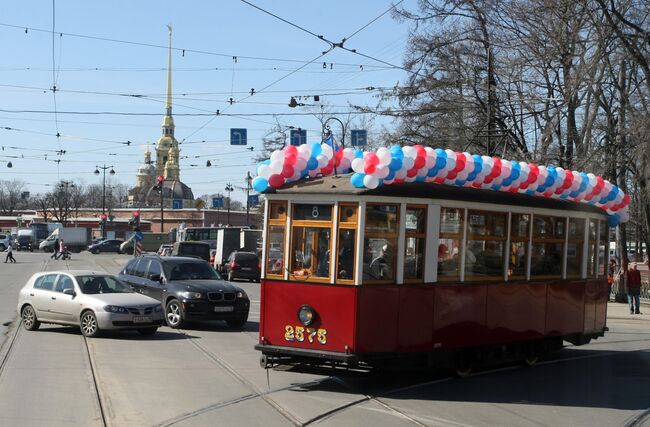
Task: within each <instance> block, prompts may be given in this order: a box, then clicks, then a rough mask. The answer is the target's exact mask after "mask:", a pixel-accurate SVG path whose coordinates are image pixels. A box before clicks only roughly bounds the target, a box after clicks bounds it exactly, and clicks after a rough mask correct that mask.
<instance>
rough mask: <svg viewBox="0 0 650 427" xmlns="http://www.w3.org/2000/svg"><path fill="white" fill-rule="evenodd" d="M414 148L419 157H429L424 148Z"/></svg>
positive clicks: (416, 146)
mask: <svg viewBox="0 0 650 427" xmlns="http://www.w3.org/2000/svg"><path fill="white" fill-rule="evenodd" d="M413 148H415V151H416V152H417V153H418V157H427V150H425V149H424V147H423V146H421V145H419V144H416V145H414V146H413Z"/></svg>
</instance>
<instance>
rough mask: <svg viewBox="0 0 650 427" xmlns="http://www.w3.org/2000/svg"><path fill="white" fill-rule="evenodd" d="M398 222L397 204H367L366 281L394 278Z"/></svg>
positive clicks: (365, 239)
mask: <svg viewBox="0 0 650 427" xmlns="http://www.w3.org/2000/svg"><path fill="white" fill-rule="evenodd" d="M398 224H399V209H398V205H393V204H386V205H383V204H382V205H380V204H370V203H369V204H368V205H367V206H366V226H365V237H364V241H363V243H364V255H363V280H364V282H366V283H367V282H390V281H393V280H395V255H396V249H397V235H398Z"/></svg>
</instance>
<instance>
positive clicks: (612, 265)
mask: <svg viewBox="0 0 650 427" xmlns="http://www.w3.org/2000/svg"><path fill="white" fill-rule="evenodd" d="M615 277H616V260H615V259H613V258H612V259H610V260H609V268H608V270H607V287H608V292H607V301H609V298H610V297H611V295H612V285H613V284H614V278H615Z"/></svg>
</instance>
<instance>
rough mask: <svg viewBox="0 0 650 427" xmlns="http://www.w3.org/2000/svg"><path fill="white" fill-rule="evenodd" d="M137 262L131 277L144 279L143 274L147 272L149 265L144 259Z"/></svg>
mask: <svg viewBox="0 0 650 427" xmlns="http://www.w3.org/2000/svg"><path fill="white" fill-rule="evenodd" d="M139 261H140V262H138V265H136V266H135V269H134V271H133V275H134V276H139V277H144V274H145V273H146V272H147V264H149V260H148V259H146V258H140V259H139Z"/></svg>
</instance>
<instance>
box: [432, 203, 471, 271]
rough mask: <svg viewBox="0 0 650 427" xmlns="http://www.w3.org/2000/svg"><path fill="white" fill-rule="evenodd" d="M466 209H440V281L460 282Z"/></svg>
mask: <svg viewBox="0 0 650 427" xmlns="http://www.w3.org/2000/svg"><path fill="white" fill-rule="evenodd" d="M464 211H465V210H464V209H458V208H444V207H443V208H441V209H440V238H439V241H438V281H443V282H444V281H447V282H449V281H458V280H460V253H461V244H462V241H463V231H464V230H463V227H464V218H463V216H464V214H465V212H464Z"/></svg>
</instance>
